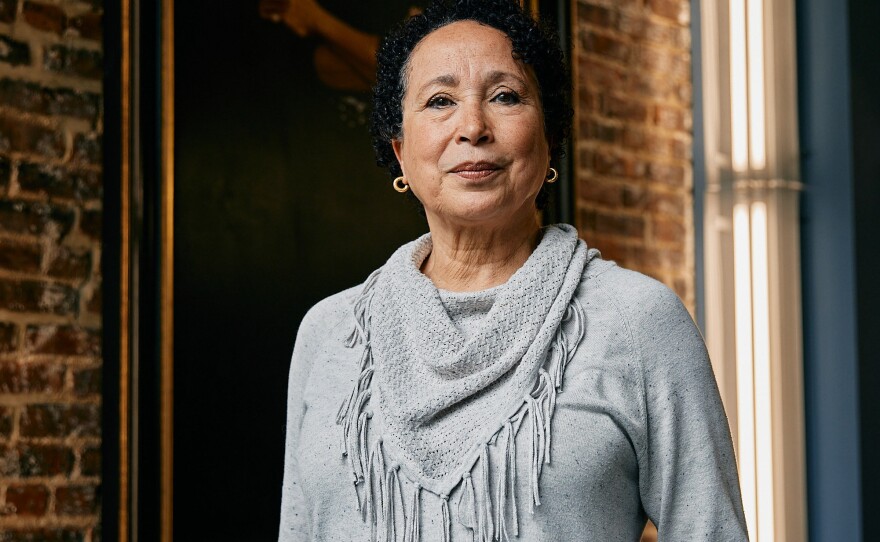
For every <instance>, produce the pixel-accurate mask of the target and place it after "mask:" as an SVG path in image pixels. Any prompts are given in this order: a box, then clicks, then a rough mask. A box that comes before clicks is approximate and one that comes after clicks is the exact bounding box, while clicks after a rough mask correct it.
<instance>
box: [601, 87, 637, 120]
mask: <svg viewBox="0 0 880 542" xmlns="http://www.w3.org/2000/svg"><path fill="white" fill-rule="evenodd" d="M602 115H604V116H606V117H609V118H612V119H620V120H626V121H633V122H636V123H642V122H645V120H646V119H647V118H648V107H647V106H646V105H645V104H644V103H642V102H639V101H636V100H633V99H632V98H631V97H620V96H615V95H608V94H606V95H604V96H602Z"/></svg>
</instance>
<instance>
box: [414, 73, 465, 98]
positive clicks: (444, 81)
mask: <svg viewBox="0 0 880 542" xmlns="http://www.w3.org/2000/svg"><path fill="white" fill-rule="evenodd" d="M457 84H458V77H456V76H454V75H452V74H445V75H438V76H437V77H435V78H433V79H431V80H430V81H428V82H427V83H425V84H424V85H422V87H421V88H420V89H419V92H418V93H419V94H421V93H422V92H425V89H427V88H429V87H432V86H434V85H440V86H444V87H454V86H456V85H457Z"/></svg>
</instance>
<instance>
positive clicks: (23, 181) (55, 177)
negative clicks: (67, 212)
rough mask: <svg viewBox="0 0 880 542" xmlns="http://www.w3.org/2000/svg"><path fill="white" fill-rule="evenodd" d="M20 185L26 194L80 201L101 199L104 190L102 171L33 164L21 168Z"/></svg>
mask: <svg viewBox="0 0 880 542" xmlns="http://www.w3.org/2000/svg"><path fill="white" fill-rule="evenodd" d="M18 184H19V186H21V189H22V191H24V192H32V193H36V194H40V195H44V196H49V197H53V198H77V199H78V200H88V199H101V195H102V188H103V182H102V179H101V172H100V171H91V170H78V169H70V168H64V167H59V166H50V165H46V164H31V163H24V164H22V165H21V166H19V168H18Z"/></svg>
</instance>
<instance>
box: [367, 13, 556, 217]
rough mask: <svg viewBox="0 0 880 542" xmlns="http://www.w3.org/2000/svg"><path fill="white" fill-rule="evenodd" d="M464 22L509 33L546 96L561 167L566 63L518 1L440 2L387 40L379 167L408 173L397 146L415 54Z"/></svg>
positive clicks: (376, 92)
mask: <svg viewBox="0 0 880 542" xmlns="http://www.w3.org/2000/svg"><path fill="white" fill-rule="evenodd" d="M464 20H470V21H476V22H478V23H480V24H484V25H486V26H490V27H492V28H495V29H497V30H500V31H501V32H503V33H504V34H505V35H506V36H507V37H508V38H509V39H510V41H511V45H512V49H513V56H514V58H516V59H517V60H520V61H522V62H524V63H525V64H528V65H529V66H531V68H532V70H533V71H534V74H535V79H536V80H537V82H538V89H539V91H540V96H541V106H542V109H543V114H544V136H545V137H546V138H547V142H548V145H549V149H550V160H551V164H556V166H557V168H558V167H559V166H558V163H559V160H560V159H561V158H562V156H563V155H564V154H565V141H566V139H567V138H568V134H569V131H570V128H571V118H572V109H571V104H570V101H569V90H568V86H569V80H568V71H567V69H566V63H565V59H564V56H563V54H562V50H561V49H560V47H559V43H558V40H557V38H556V33H555V32H553V31H552V30H551V29H550V28H548V27H547V26H546V25H543V24H541V23H539V22H536V21H535V20H534V19H532V18H531V17H529V16H528V15H527V14H526V13H524V12H523V10H522V8H521V7H520V6H519V3H518V2H515V1H512V0H437V1H435V2H434V3H432V4H431V5H430V6H428V7H427V8H426V9H425V11H424V12H422V13H421V14H419V15H416V16H414V17H411V18H409V19H407V20H405V21H403V22H402V23H401V24H399V25H398V26H397V27H396V28H394V29H393V30H392V31H391V32H390V33H389V34H388V35H387V36H386V37H385V39H384V40H383V41H382V44H381V46H380V47H379V50H378V52H377V53H376V61H377V70H376V86H375V87H374V89H373V110H372V113H371V115H370V134H371V135H372V138H373V149H374V150H375V151H376V163H377V164H378V165H379V166H381V167H385V168H388V170H389V171H390V172H391V174H392V175H394V176H395V177H396V176H399V175H401V173H402V172H401V170H400V164H398V162H397V158H396V157H395V155H394V150H393V149H392V147H391V141H392V140H393V139H398V138H400V137H401V135H402V134H401V130H402V125H403V96H404V94H405V92H406V69H407V65H408V63H409V59H410V55H411V54H412V51H413V49H415V47H416V45H417V44H418V43H419V42H420V41H421V40H422V39H423V38H425V36H427V35H428V34H430V33H431V32H433V31H434V30H437V29H438V28H441V27H443V26H446V25H448V24H451V23H454V22H456V21H464ZM549 186H552V185H548V184H547V183H545V184H544V186H543V188H542V189H541V191H540V193H539V194H538V197H537V199H536V202H535V203H536V205H537V207H538V208H539V209H540V208H543V207H544V206H545V204H546V202H547V198H548V196H549V193H548V192H547V189H548V187H549Z"/></svg>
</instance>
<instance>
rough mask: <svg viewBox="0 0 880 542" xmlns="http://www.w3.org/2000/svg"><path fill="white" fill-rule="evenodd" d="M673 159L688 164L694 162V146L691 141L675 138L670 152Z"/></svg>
mask: <svg viewBox="0 0 880 542" xmlns="http://www.w3.org/2000/svg"><path fill="white" fill-rule="evenodd" d="M670 153H671V154H672V157H673V158H675V159H677V160H684V161H686V162H690V161H691V160H693V158H694V155H693V146H692V145H691V142H690V141H685V140H683V139H679V138H675V139H673V140H672V149H671V151H670Z"/></svg>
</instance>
